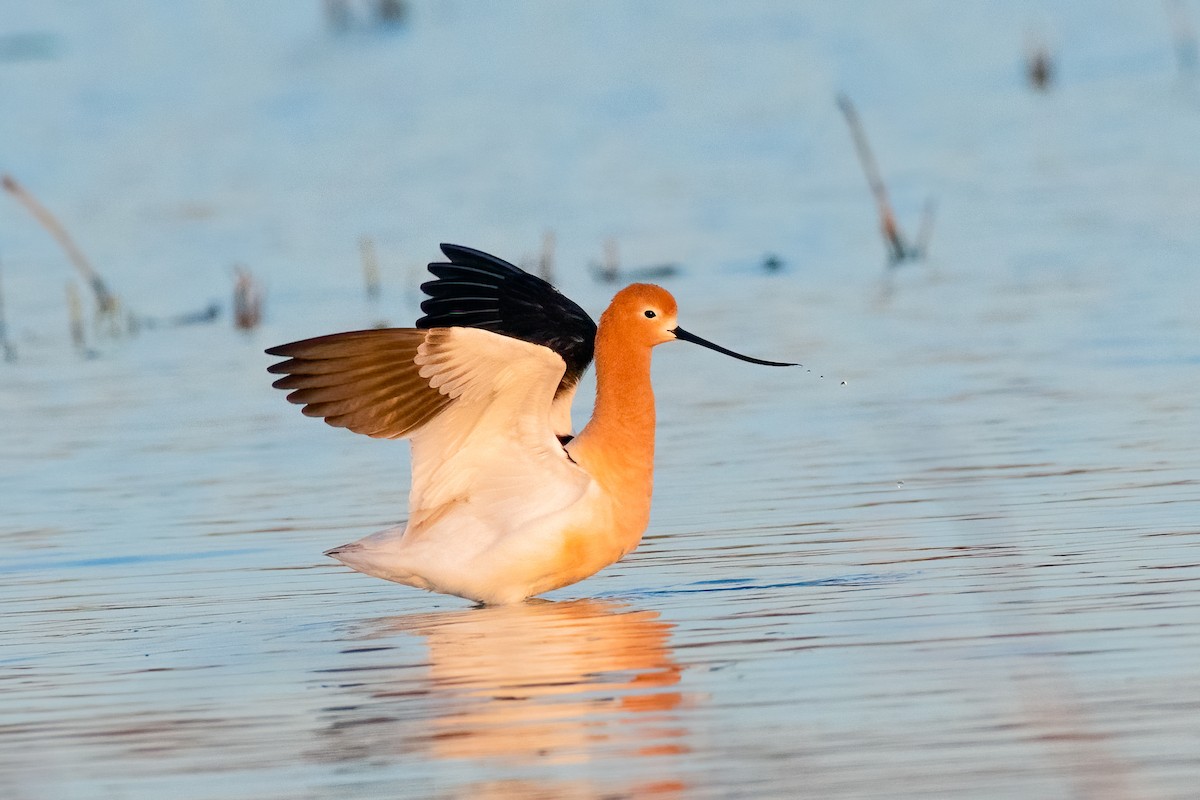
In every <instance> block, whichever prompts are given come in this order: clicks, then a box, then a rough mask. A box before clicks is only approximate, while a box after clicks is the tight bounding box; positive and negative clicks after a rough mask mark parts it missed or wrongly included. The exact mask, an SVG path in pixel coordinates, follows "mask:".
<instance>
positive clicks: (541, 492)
mask: <svg viewBox="0 0 1200 800" xmlns="http://www.w3.org/2000/svg"><path fill="white" fill-rule="evenodd" d="M413 361H414V363H415V364H416V365H417V367H418V369H419V374H420V376H421V377H422V378H424V379H425V380H426V381H428V384H429V386H430V387H432V388H434V389H436V390H437V391H438V392H439V393H440V394H442V395H443V396H445V397H448V398H449V399H450V401H451V402H450V403H449V404H448V405H447V406H446V407H445V408H444V409H443V410H442V411H441V413H439V414H437V415H436V416H435V417H433V418H432V419H430V420H429V421H428V422H426V423H425V424H424V425H423V426H421V427H420V428H419V429H418V430H416V431H414V432H413V433H412V434H410V436H411V439H412V472H413V479H412V493H411V495H410V497H409V511H410V514H411V518H410V532H414V533H415V532H416V530H417V529H418V528H420V527H421V526H422V525H424V524H432V522H433V521H434V520H435V518H437V517H440V516H441V513H442V512H443V511H446V510H449V509H450V508H452V507H457V506H460V505H462V504H469V505H470V506H471V507H472V510H473V511H474V512H475V513H474V515H475V516H477V517H479V518H481V519H486V520H488V521H490V522H491V523H492V524H494V525H495V526H496V527H497V528H498V529H511V528H513V527H518V526H521V525H523V524H526V523H528V522H529V521H530V520H532V519H536V518H537V517H540V516H544V515H545V514H549V513H553V512H555V511H558V510H560V509H562V508H565V507H566V506H568V505H569V504H571V503H572V502H574V501H575V500H577V499H578V498H579V497H580V496H581V495H582V494H583V493H584V491H585V490H586V489H587V487H588V485H589V484H590V482H591V478H590V477H589V476H588V475H587V473H586V472H584V471H583V470H582V469H581V468H580V467H578V466H577V465H576V464H575V463H574V462H572V461H571V460H570V459H569V458H568V456H567V454H566V451H564V450H563V448H562V445H561V444H560V443H559V441H558V438H557V437H556V435H555V430H554V427H553V426H552V424H551V422H552V421H551V406H552V402H553V400H554V394H555V391H556V389H557V388H558V385H559V382H560V381H561V380H562V376H563V373H564V371H565V369H566V364H565V362H564V361H563V359H562V357H561V356H559V355H558V354H556V353H555V352H554V351H552V350H550V349H549V348H546V347H542V346H540V345H536V344H531V343H529V342H525V341H521V340H519V339H514V338H512V337H509V336H503V335H500V334H496V333H491V332H490V331H485V330H481V329H478V328H432V329H430V330H428V331H427V333H426V337H425V341H424V342H423V343H422V344H421V345H420V347H419V348H418V350H417V354H416V356H415V358H414V359H413Z"/></svg>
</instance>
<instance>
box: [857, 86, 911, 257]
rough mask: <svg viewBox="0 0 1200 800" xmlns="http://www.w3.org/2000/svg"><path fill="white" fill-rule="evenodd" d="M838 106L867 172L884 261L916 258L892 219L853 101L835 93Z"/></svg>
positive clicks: (889, 201)
mask: <svg viewBox="0 0 1200 800" xmlns="http://www.w3.org/2000/svg"><path fill="white" fill-rule="evenodd" d="M837 104H838V108H840V109H841V111H842V115H843V116H844V117H845V118H846V124H847V125H848V126H849V127H850V136H851V137H852V138H853V139H854V149H855V151H856V152H857V153H858V162H859V164H861V165H862V170H863V173H864V174H865V175H866V176H867V184H868V185H869V186H870V187H871V194H872V195H874V196H875V206H876V208H877V209H878V211H879V227H880V231H881V232H882V234H883V240H884V244H886V245H887V248H888V261H889V263H890V264H891V265H892V266H895V265H896V264H898V263H900V262H901V261H904V260H906V259H909V258H919V257H920V255H921V250H920V249H919V248H911V247H909V246H908V244H907V243H906V242H905V241H904V235H903V234H902V233H901V232H900V226H899V224H897V222H896V214H895V212H894V211H893V210H892V202H891V200H890V199H889V198H888V193H887V186H886V185H884V182H883V176H882V175H881V174H880V172H879V165H878V164H877V163H876V162H875V154H874V153H873V152H871V145H870V143H869V142H868V141H867V133H866V131H865V130H864V129H863V125H862V120H860V119H859V117H858V111H857V110H856V109H855V108H854V104H853V103H851V102H850V98H849V97H847V96H846V95H845V94H839V95H838V97H837Z"/></svg>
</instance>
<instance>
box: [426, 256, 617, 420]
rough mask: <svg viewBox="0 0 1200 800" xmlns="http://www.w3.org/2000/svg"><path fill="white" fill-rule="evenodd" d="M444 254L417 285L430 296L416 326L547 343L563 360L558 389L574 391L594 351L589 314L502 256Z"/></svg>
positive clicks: (594, 330)
mask: <svg viewBox="0 0 1200 800" xmlns="http://www.w3.org/2000/svg"><path fill="white" fill-rule="evenodd" d="M442 252H443V253H445V255H446V257H447V258H448V259H450V261H449V262H448V263H446V262H434V263H431V264H430V265H429V271H430V272H432V273H433V274H434V275H435V276H436V279H435V280H432V281H428V282H427V283H423V284H422V285H421V290H422V291H423V292H425V293H426V294H427V295H429V298H428V299H426V300H425V301H423V302H422V303H421V311H423V312H424V313H425V316H423V317H421V318H420V319H419V320H417V327H418V328H442V327H459V326H461V327H469V328H483V329H484V330H489V331H493V332H494V333H502V334H505V335H506V336H513V337H515V338H517V339H521V340H524V341H526V342H532V343H534V344H540V345H542V346H544V347H548V348H550V349H551V350H553V351H554V352H556V353H558V354H559V355H560V356H561V357H562V359H563V361H564V362H566V373H565V375H564V377H563V379H562V381H561V384H560V386H559V392H560V393H561V392H567V391H569V390H570V391H573V390H574V387H575V385H576V384H577V383H579V378H580V377H581V376H582V375H583V373H584V371H586V370H587V368H588V365H589V364H590V363H591V362H592V357H593V355H594V351H595V342H596V323H595V322H594V321H593V320H592V318H591V317H590V316H588V313H587V312H586V311H584V310H583V309H582V308H580V307H579V305H578V304H576V303H575V302H574V301H573V300H571V299H570V298H568V297H566V296H565V295H563V294H562V293H561V292H559V291H558V290H557V289H555V288H554V287H553V286H551V285H550V284H549V283H547V282H546V281H544V280H542V279H541V278H539V277H537V276H536V275H530V274H529V273H528V272H525V271H524V270H522V269H520V268H518V267H515V266H513V265H512V264H510V263H508V262H507V261H505V260H503V259H500V258H496V257H495V256H493V255H489V254H487V253H484V252H481V251H479V250H473V249H471V248H469V247H462V246H460V245H455V244H443V245H442ZM566 399H567V400H568V403H569V400H570V397H568V398H566Z"/></svg>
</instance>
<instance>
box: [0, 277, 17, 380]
mask: <svg viewBox="0 0 1200 800" xmlns="http://www.w3.org/2000/svg"><path fill="white" fill-rule="evenodd" d="M3 278H4V271H3V270H2V269H0V350H3V351H4V360H5V361H7V362H9V363H10V364H11V363H12V362H14V361H16V360H17V348H16V347H14V346H13V343H12V342H11V341H9V338H8V321H7V319H6V317H5V316H4V280H3Z"/></svg>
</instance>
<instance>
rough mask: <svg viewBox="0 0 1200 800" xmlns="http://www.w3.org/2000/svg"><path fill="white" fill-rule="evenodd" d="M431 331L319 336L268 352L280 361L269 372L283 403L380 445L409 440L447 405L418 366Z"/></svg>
mask: <svg viewBox="0 0 1200 800" xmlns="http://www.w3.org/2000/svg"><path fill="white" fill-rule="evenodd" d="M427 335H428V331H419V330H413V329H411V328H383V329H378V330H369V331H351V332H348V333H334V334H331V335H329V336H318V337H317V338H315V339H305V340H303V341H299V342H292V343H290V344H284V345H280V346H278V347H272V348H271V349H270V350H267V353H269V354H270V355H273V356H284V357H286V358H287V360H286V361H281V362H279V363H277V364H273V365H271V366H270V367H268V371H270V372H272V373H275V374H282V375H283V376H284V377H282V378H280V379H279V380H277V381H275V383H274V384H273V385H274V386H275V388H277V389H289V390H291V394H289V395H288V398H287V399H288V400H290V401H291V402H293V403H296V404H298V405H303V406H304V409H303V411H304V413H305V414H306V415H308V416H310V417H324V419H325V421H326V422H328V423H329V424H330V425H333V426H335V427H338V428H349V429H350V430H352V431H354V432H355V433H363V434H366V435H367V436H374V437H376V438H382V439H399V438H402V437H405V436H409V435H411V434H412V433H413V432H414V431H416V430H417V429H419V428H420V427H421V426H422V425H424V424H426V423H427V422H429V420H431V419H433V418H434V417H436V416H437V415H439V414H440V413H442V411H444V410H445V408H446V406H448V405H449V404H450V400H451V398H450V397H449V396H447V395H446V394H444V393H441V392H439V391H438V390H437V389H435V388H433V387H431V386H430V385H429V382H428V381H427V380H426V379H425V378H423V377H421V375H420V370H419V367H418V365H417V363H416V361H415V359H416V357H417V351H418V350H419V349H420V347H421V345H422V344H423V343H424V342H425V338H426V336H427Z"/></svg>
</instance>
